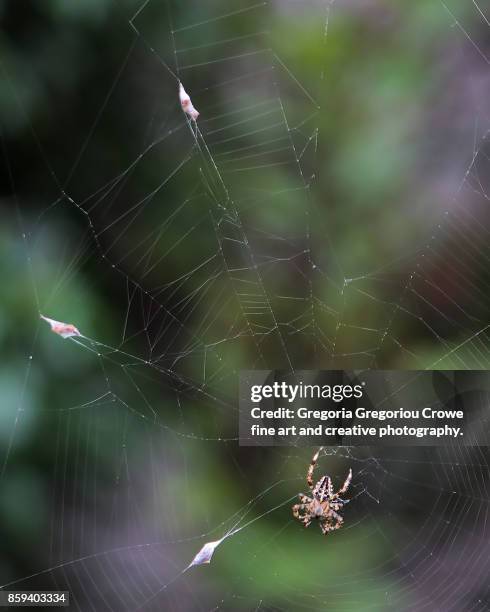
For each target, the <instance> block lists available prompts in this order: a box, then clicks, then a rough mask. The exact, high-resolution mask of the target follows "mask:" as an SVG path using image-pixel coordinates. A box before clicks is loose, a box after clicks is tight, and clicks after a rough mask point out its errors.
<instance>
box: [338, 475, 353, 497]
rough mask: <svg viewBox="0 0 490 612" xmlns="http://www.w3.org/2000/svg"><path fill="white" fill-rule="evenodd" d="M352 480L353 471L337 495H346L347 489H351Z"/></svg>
mask: <svg viewBox="0 0 490 612" xmlns="http://www.w3.org/2000/svg"><path fill="white" fill-rule="evenodd" d="M351 480H352V470H351V469H349V473H348V474H347V478H346V479H345V482H344V484H343V485H342V488H341V489H339V492H338V493H337V495H342V494H343V493H345V492H346V491H347V489H348V488H349V485H350V481H351Z"/></svg>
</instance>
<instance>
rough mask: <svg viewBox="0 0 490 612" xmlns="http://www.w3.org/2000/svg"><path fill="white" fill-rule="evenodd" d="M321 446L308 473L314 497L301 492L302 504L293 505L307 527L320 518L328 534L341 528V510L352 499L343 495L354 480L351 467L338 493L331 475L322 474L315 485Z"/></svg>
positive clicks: (321, 526) (322, 527)
mask: <svg viewBox="0 0 490 612" xmlns="http://www.w3.org/2000/svg"><path fill="white" fill-rule="evenodd" d="M321 450H322V449H321V448H320V449H319V450H318V451H317V452H316V453H315V454H314V455H313V459H312V460H311V463H310V467H309V468H308V472H307V474H306V482H307V483H308V486H309V487H310V489H311V495H312V497H308V496H307V495H305V494H304V493H300V494H299V499H300V501H301V503H300V504H295V505H294V506H293V516H294V517H295V518H297V519H298V520H299V521H301V522H302V523H303V524H304V526H305V527H309V525H310V523H311V521H312V520H313V519H318V522H319V523H320V528H321V530H322V532H323V535H327V533H328V532H329V531H334V530H335V529H340V528H341V527H342V524H343V522H344V519H343V518H342V517H341V516H340V514H339V512H340V511H341V510H342V508H343V507H344V505H345V504H347V503H348V502H349V501H350V500H348V499H342V498H341V497H340V496H341V495H343V494H344V493H345V492H346V491H347V489H348V488H349V485H350V481H351V480H352V470H351V469H349V473H348V474H347V478H346V479H345V482H344V484H343V485H342V488H341V489H339V491H338V492H337V493H334V492H333V485H332V479H331V478H330V476H322V477H321V478H320V480H319V481H318V482H317V483H316V484H315V486H313V471H314V470H315V465H316V462H317V459H318V455H319V454H320V451H321Z"/></svg>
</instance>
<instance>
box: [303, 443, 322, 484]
mask: <svg viewBox="0 0 490 612" xmlns="http://www.w3.org/2000/svg"><path fill="white" fill-rule="evenodd" d="M322 448H323V446H320V448H319V449H318V450H317V451H316V453H315V454H314V455H313V459H312V460H311V463H310V467H309V468H308V472H307V474H306V483H307V484H308V486H309V487H310V489H313V472H314V471H315V465H316V462H317V460H318V455H319V454H320V451H321V450H322Z"/></svg>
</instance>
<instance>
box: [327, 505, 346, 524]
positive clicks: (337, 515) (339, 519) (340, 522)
mask: <svg viewBox="0 0 490 612" xmlns="http://www.w3.org/2000/svg"><path fill="white" fill-rule="evenodd" d="M330 513H331V515H332V517H333V518H335V519H337V523H336V524H335V525H334V526H333V527H332V529H340V528H341V527H342V523H343V522H344V519H343V518H342V517H341V516H340V514H337V512H335V510H333V509H332V508H330Z"/></svg>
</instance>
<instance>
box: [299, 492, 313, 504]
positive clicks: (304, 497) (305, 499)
mask: <svg viewBox="0 0 490 612" xmlns="http://www.w3.org/2000/svg"><path fill="white" fill-rule="evenodd" d="M298 497H299V501H300V502H301V503H302V504H311V502H312V501H313V500H312V499H311V497H308V495H305V494H304V493H300V494H299V495H298Z"/></svg>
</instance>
